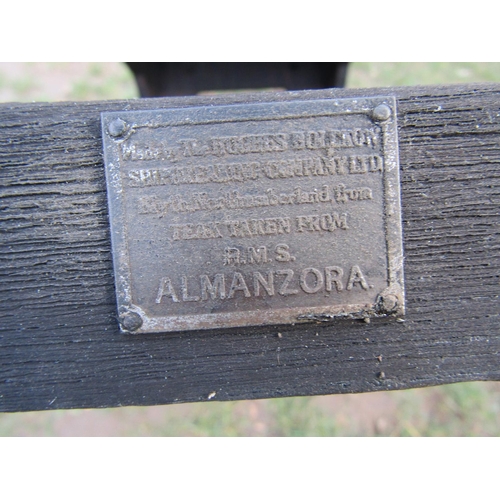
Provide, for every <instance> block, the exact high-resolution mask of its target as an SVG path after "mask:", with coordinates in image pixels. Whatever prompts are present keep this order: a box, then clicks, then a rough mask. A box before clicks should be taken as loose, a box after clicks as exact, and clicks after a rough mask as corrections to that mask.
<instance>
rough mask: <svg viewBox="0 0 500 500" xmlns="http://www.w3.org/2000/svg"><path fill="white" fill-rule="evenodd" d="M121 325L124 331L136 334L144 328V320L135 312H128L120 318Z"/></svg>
mask: <svg viewBox="0 0 500 500" xmlns="http://www.w3.org/2000/svg"><path fill="white" fill-rule="evenodd" d="M120 323H121V325H122V327H123V329H124V330H126V331H128V332H134V331H135V330H138V329H139V328H140V327H141V326H142V318H141V317H140V316H139V314H137V313H136V312H133V311H127V312H125V313H123V314H122V315H121V316H120Z"/></svg>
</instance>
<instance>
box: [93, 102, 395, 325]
mask: <svg viewBox="0 0 500 500" xmlns="http://www.w3.org/2000/svg"><path fill="white" fill-rule="evenodd" d="M102 129H103V141H104V158H105V164H106V177H107V188H108V199H109V217H110V223H111V236H112V248H113V259H114V269H115V280H116V293H117V301H118V312H119V318H120V325H121V329H122V331H124V332H133V333H147V332H166V331H181V330H192V329H207V328H221V327H234V326H245V325H269V324H284V323H298V322H304V321H330V320H332V319H334V318H338V317H349V318H360V319H362V318H365V319H366V318H370V317H376V316H387V315H395V316H398V315H402V314H404V290H403V251H402V235H401V209H400V188H399V166H398V141H397V130H396V103H395V100H394V98H392V97H372V98H360V99H324V100H310V101H292V102H271V103H258V104H238V105H228V106H203V107H197V108H182V109H180V108H177V109H158V110H154V111H120V112H110V113H103V114H102Z"/></svg>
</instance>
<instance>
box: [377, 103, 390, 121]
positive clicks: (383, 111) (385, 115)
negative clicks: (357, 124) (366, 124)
mask: <svg viewBox="0 0 500 500" xmlns="http://www.w3.org/2000/svg"><path fill="white" fill-rule="evenodd" d="M391 114H392V111H391V108H390V107H389V106H387V104H379V105H378V106H377V107H375V109H374V110H373V111H372V116H373V118H374V119H375V120H378V121H381V122H383V121H385V120H388V119H389V118H390V117H391Z"/></svg>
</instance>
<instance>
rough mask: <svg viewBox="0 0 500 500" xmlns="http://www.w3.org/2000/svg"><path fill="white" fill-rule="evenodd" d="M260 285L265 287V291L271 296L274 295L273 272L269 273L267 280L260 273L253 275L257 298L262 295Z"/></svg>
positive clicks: (256, 272)
mask: <svg viewBox="0 0 500 500" xmlns="http://www.w3.org/2000/svg"><path fill="white" fill-rule="evenodd" d="M260 285H262V286H263V287H264V290H265V291H266V292H267V294H268V295H269V296H273V295H274V278H273V273H272V271H269V272H268V273H267V280H266V279H265V278H264V276H262V274H260V273H259V272H258V271H255V272H254V273H253V289H254V295H255V296H256V297H258V296H259V295H260Z"/></svg>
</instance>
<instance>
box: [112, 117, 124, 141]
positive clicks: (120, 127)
mask: <svg viewBox="0 0 500 500" xmlns="http://www.w3.org/2000/svg"><path fill="white" fill-rule="evenodd" d="M125 130H127V123H126V122H124V121H123V120H122V119H121V118H116V119H115V120H113V121H112V122H111V123H110V124H109V125H108V133H109V135H110V136H112V137H120V136H122V135H123V134H124V132H125Z"/></svg>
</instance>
